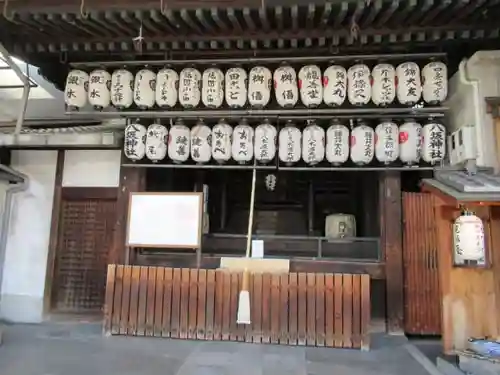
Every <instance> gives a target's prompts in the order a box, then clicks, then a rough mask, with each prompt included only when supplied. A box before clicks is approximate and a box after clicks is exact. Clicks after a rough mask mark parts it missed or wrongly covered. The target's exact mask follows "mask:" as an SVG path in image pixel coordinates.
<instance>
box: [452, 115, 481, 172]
mask: <svg viewBox="0 0 500 375" xmlns="http://www.w3.org/2000/svg"><path fill="white" fill-rule="evenodd" d="M475 130H476V129H475V127H474V125H467V126H463V127H461V128H460V129H458V130H456V131H454V132H453V133H451V135H450V136H449V137H448V150H449V155H450V164H451V165H463V164H465V163H467V162H468V161H469V160H475V159H477V148H476V131H475Z"/></svg>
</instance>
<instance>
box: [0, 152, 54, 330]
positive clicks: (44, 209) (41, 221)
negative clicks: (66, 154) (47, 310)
mask: <svg viewBox="0 0 500 375" xmlns="http://www.w3.org/2000/svg"><path fill="white" fill-rule="evenodd" d="M56 163H57V151H28V150H14V151H12V159H11V167H12V168H13V169H16V170H18V171H19V172H21V173H24V174H26V175H27V176H28V177H29V179H30V181H29V188H28V190H27V191H25V192H22V193H18V194H16V195H15V196H14V198H13V202H12V212H11V217H10V226H9V233H8V239H7V248H6V254H5V263H4V269H3V281H2V285H1V294H2V295H1V299H0V317H1V318H3V319H6V320H9V321H14V322H27V323H36V322H40V321H41V320H42V318H43V296H44V288H45V275H46V267H47V255H48V248H49V237H50V224H51V217H52V203H53V197H54V185H55V174H56Z"/></svg>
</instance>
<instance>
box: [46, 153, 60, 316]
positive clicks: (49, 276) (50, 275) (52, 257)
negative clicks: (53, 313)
mask: <svg viewBox="0 0 500 375" xmlns="http://www.w3.org/2000/svg"><path fill="white" fill-rule="evenodd" d="M64 155H65V152H64V150H59V151H58V152H57V164H56V176H55V184H54V198H53V199H52V216H51V222H50V235H49V252H48V256H47V272H46V274H45V289H44V295H43V311H44V314H47V313H48V312H49V311H50V308H51V299H52V289H53V279H54V267H55V262H56V253H57V246H58V239H59V226H60V225H59V224H60V223H59V219H60V217H61V208H62V179H63V170H64Z"/></svg>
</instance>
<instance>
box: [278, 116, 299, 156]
mask: <svg viewBox="0 0 500 375" xmlns="http://www.w3.org/2000/svg"><path fill="white" fill-rule="evenodd" d="M278 153H279V158H280V161H281V162H283V163H285V164H286V165H288V166H290V165H292V164H294V163H297V162H298V161H299V160H300V157H301V156H302V132H301V131H300V130H299V129H298V128H297V127H296V126H295V125H294V124H293V122H291V121H288V122H287V124H286V126H285V127H284V128H282V129H281V130H280V135H279V151H278Z"/></svg>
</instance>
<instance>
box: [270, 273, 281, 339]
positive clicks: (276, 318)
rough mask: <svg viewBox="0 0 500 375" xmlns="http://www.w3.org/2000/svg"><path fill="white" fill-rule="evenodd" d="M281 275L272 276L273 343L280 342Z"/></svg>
mask: <svg viewBox="0 0 500 375" xmlns="http://www.w3.org/2000/svg"><path fill="white" fill-rule="evenodd" d="M280 278H281V277H280V276H279V275H272V276H271V344H279V339H280V333H281V330H280V316H281V308H280V307H281V299H280Z"/></svg>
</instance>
